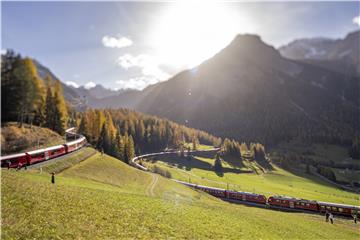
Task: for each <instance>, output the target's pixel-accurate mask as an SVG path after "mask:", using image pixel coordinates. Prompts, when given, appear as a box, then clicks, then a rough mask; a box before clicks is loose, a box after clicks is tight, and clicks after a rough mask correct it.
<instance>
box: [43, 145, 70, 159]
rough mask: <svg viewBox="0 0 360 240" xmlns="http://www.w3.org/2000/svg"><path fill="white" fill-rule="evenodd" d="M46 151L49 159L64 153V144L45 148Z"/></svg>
mask: <svg viewBox="0 0 360 240" xmlns="http://www.w3.org/2000/svg"><path fill="white" fill-rule="evenodd" d="M46 151H47V152H48V155H49V158H50V159H51V158H56V157H58V156H61V155H64V154H66V149H65V146H64V145H57V146H53V147H49V148H47V149H46Z"/></svg>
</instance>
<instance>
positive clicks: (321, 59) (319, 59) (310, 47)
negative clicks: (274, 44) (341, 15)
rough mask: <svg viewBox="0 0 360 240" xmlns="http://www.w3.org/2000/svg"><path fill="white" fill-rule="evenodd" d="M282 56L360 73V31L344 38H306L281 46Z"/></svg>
mask: <svg viewBox="0 0 360 240" xmlns="http://www.w3.org/2000/svg"><path fill="white" fill-rule="evenodd" d="M279 51H280V53H281V55H282V56H284V57H286V58H289V59H294V60H302V61H308V62H311V63H313V64H316V65H320V66H322V67H325V68H329V66H331V69H333V70H338V71H342V72H343V73H345V72H346V73H352V72H354V73H355V74H358V75H360V59H359V58H360V31H355V32H351V33H349V34H348V35H347V36H346V37H345V38H343V39H329V38H304V39H298V40H295V41H292V42H290V43H289V44H287V45H285V46H282V47H280V48H279Z"/></svg>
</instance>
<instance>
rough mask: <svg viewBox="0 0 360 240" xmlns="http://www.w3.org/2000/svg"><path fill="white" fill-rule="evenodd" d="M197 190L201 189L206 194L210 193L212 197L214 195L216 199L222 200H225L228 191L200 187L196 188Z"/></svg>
mask: <svg viewBox="0 0 360 240" xmlns="http://www.w3.org/2000/svg"><path fill="white" fill-rule="evenodd" d="M195 188H196V189H200V190H202V191H204V192H207V193H209V194H210V195H213V196H215V197H221V198H225V197H226V191H225V189H221V188H212V187H205V186H199V185H196V186H195Z"/></svg>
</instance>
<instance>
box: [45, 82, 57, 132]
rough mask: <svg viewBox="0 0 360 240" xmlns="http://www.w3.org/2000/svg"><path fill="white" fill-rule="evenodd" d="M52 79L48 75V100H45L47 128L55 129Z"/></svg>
mask: <svg viewBox="0 0 360 240" xmlns="http://www.w3.org/2000/svg"><path fill="white" fill-rule="evenodd" d="M51 81H52V80H51V77H50V76H49V75H48V76H46V78H45V82H46V85H47V91H46V100H45V126H46V127H47V128H50V129H52V130H53V129H54V128H55V119H54V114H55V103H54V97H53V93H52V91H51Z"/></svg>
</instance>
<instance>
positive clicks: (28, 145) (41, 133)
mask: <svg viewBox="0 0 360 240" xmlns="http://www.w3.org/2000/svg"><path fill="white" fill-rule="evenodd" d="M63 143H64V137H62V136H60V135H59V134H57V133H56V132H53V131H51V130H50V129H48V128H42V127H37V126H30V125H28V124H23V127H21V128H20V127H19V126H18V123H15V122H11V123H5V124H4V125H2V126H1V152H2V154H4V155H5V154H10V153H17V152H23V151H29V150H33V149H37V148H43V147H48V146H54V145H58V144H63Z"/></svg>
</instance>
